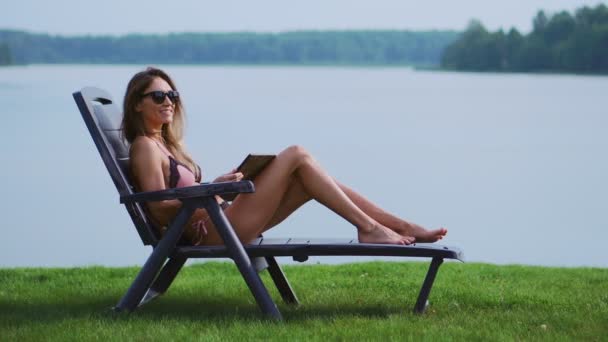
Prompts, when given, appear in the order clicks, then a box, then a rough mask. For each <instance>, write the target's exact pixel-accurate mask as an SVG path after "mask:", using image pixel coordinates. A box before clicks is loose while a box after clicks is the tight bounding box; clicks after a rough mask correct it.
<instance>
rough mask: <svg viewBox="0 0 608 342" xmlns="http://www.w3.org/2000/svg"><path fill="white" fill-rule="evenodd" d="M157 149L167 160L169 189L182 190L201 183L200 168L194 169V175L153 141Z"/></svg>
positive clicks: (164, 148) (165, 149)
mask: <svg viewBox="0 0 608 342" xmlns="http://www.w3.org/2000/svg"><path fill="white" fill-rule="evenodd" d="M154 142H155V143H156V144H157V145H158V147H159V148H160V149H161V151H163V153H164V154H165V155H167V157H168V158H169V187H170V188H183V187H185V186H193V185H198V184H199V183H200V182H201V172H200V170H201V168H200V167H199V166H198V165H195V167H196V170H195V171H196V174H194V173H193V172H192V170H190V168H188V167H187V166H186V165H184V164H183V163H181V162H179V161H178V160H176V159H175V158H174V157H173V156H172V155H171V153H169V151H168V150H167V148H166V147H164V146H162V145H161V144H160V143H158V141H154Z"/></svg>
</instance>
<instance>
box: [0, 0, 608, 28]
mask: <svg viewBox="0 0 608 342" xmlns="http://www.w3.org/2000/svg"><path fill="white" fill-rule="evenodd" d="M1 1H2V2H3V3H2V4H0V29H19V30H26V31H30V32H38V33H50V34H60V35H83V34H93V35H99V34H111V35H122V34H127V33H169V32H226V31H258V32H281V31H292V30H327V29H408V30H432V29H454V30H462V29H464V28H465V27H466V25H467V23H468V22H469V20H471V19H479V20H481V22H482V23H483V24H484V25H485V26H486V27H487V28H488V29H491V30H497V29H499V28H501V27H502V28H504V29H505V30H507V29H510V28H511V27H516V28H517V29H519V30H520V31H523V32H528V31H530V30H531V26H532V24H531V22H532V18H533V17H534V15H535V14H536V13H537V11H538V10H539V9H543V10H545V11H547V12H549V13H554V12H558V11H561V10H568V11H573V10H574V9H576V8H579V7H582V6H585V5H587V6H593V7H594V6H596V5H598V4H600V3H604V4H606V3H607V1H599V0H594V1H584V0H502V1H493V0H458V1H438V0H417V1H411V0H367V1H361V0H306V1H288V0H258V1H245V0H241V1H237V0H211V1H208V0H173V1H167V0H165V1H156V0H148V1H129V0H103V1H95V2H93V1H82V0H54V1H40V0H18V1H13V0H1ZM93 4H97V5H93Z"/></svg>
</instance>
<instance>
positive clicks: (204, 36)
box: [0, 30, 458, 65]
mask: <svg viewBox="0 0 608 342" xmlns="http://www.w3.org/2000/svg"><path fill="white" fill-rule="evenodd" d="M457 37H458V32H456V31H426V32H413V31H297V32H283V33H252V32H241V33H172V34H163V35H153V34H129V35H124V36H77V37H65V36H52V35H48V34H34V33H29V32H24V31H11V30H0V44H4V46H6V49H10V55H9V57H8V58H9V59H10V60H11V61H12V62H14V63H18V64H29V63H121V64H124V63H127V64H129V63H138V64H220V63H222V64H364V65H374V64H377V65H400V64H410V65H438V64H439V61H440V58H441V52H442V51H443V49H444V48H445V47H446V46H447V45H448V44H450V43H451V42H453V41H454V40H455V39H457ZM0 51H1V50H0ZM0 53H1V52H0ZM0 58H1V57H0Z"/></svg>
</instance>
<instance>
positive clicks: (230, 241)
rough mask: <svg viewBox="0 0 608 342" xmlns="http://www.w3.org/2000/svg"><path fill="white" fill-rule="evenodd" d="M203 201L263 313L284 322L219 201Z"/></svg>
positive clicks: (210, 199)
mask: <svg viewBox="0 0 608 342" xmlns="http://www.w3.org/2000/svg"><path fill="white" fill-rule="evenodd" d="M201 201H202V202H203V205H204V206H205V208H206V209H207V212H208V213H209V215H210V216H211V219H212V220H213V223H214V224H215V227H216V228H217V232H218V233H219V234H220V237H221V238H222V240H224V244H225V245H226V247H227V249H228V252H229V253H230V257H231V258H232V260H234V262H235V263H236V266H237V267H238V269H239V271H240V272H241V274H242V275H243V278H245V282H246V283H247V286H248V287H249V290H251V292H252V293H253V297H254V298H255V300H256V302H257V303H258V305H259V306H260V309H261V310H262V312H263V313H264V314H265V315H267V316H268V317H270V318H272V319H276V320H282V319H283V317H282V316H281V312H280V311H279V308H277V306H276V304H275V303H274V301H273V300H272V297H270V294H269V293H268V290H267V289H266V287H265V286H264V283H263V282H262V279H260V276H259V275H258V273H257V272H256V270H255V268H254V266H253V264H252V263H251V259H250V258H249V256H248V255H247V253H246V252H245V248H244V247H243V244H242V243H241V241H239V238H238V236H237V235H236V233H235V232H234V229H232V227H231V226H230V222H228V219H227V218H226V215H224V212H223V211H222V210H220V206H219V205H218V204H217V201H216V200H215V199H213V198H209V199H201Z"/></svg>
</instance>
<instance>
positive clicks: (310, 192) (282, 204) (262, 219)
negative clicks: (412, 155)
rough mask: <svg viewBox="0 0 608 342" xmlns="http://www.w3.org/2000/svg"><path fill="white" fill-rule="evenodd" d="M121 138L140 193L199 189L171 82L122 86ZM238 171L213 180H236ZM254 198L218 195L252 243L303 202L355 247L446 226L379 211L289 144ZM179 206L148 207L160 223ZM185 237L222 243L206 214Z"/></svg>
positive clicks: (160, 78) (261, 178)
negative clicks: (313, 203) (353, 234)
mask: <svg viewBox="0 0 608 342" xmlns="http://www.w3.org/2000/svg"><path fill="white" fill-rule="evenodd" d="M123 110H124V112H123V113H124V117H123V122H122V128H123V134H124V136H125V138H126V139H127V141H129V143H131V150H130V156H131V164H130V167H131V174H132V178H133V181H134V184H135V186H136V188H137V190H138V191H155V190H163V189H166V188H169V187H182V186H192V185H196V184H198V183H199V182H200V181H201V170H200V168H199V167H198V166H197V165H196V164H195V163H194V162H193V160H192V158H191V157H190V155H189V154H188V153H187V152H186V151H185V149H184V147H183V144H182V128H183V119H184V117H183V116H184V113H183V107H182V103H181V100H180V98H179V93H178V92H177V90H176V87H175V84H174V83H173V81H172V80H171V78H170V77H169V76H168V75H167V74H166V73H165V72H163V71H162V70H160V69H156V68H147V69H146V70H144V71H142V72H139V73H137V74H136V75H135V76H133V78H132V79H131V81H130V82H129V84H128V86H127V91H126V94H125V100H124V106H123ZM242 178H243V175H242V174H241V173H240V172H236V170H232V171H230V172H229V173H226V174H224V175H221V176H219V177H218V178H216V179H215V180H214V182H226V181H239V180H241V179H242ZM254 183H255V189H256V191H255V193H252V194H246V195H240V196H237V197H236V199H235V200H234V201H233V202H232V204H231V205H227V203H225V202H223V200H222V199H221V198H219V197H217V200H218V202H220V204H221V205H222V208H224V213H225V214H226V217H227V218H228V220H229V221H230V223H231V224H232V227H233V228H234V230H235V231H236V233H237V235H238V236H239V238H240V240H241V241H243V242H244V243H247V242H250V241H252V240H253V239H255V238H256V237H258V236H259V235H260V234H261V233H262V232H264V231H266V230H268V229H270V228H272V227H274V226H275V225H277V224H279V223H280V222H281V221H283V220H284V219H285V218H287V217H288V216H289V215H290V214H291V213H293V212H294V211H295V210H296V209H298V208H299V207H300V206H302V205H303V204H304V203H306V202H308V201H310V200H311V199H315V200H317V201H318V202H320V203H321V204H323V205H325V206H326V207H328V208H329V209H331V210H333V211H334V212H336V213H337V214H338V215H340V216H342V217H343V218H345V219H346V220H348V221H349V222H350V223H352V224H353V225H354V226H355V227H356V228H357V232H358V237H359V241H360V242H366V243H389V244H402V245H403V244H405V245H409V244H411V243H414V242H415V241H418V242H435V241H437V240H440V239H442V238H443V237H444V236H445V235H446V233H447V230H446V229H445V228H440V229H435V230H427V229H424V228H422V227H420V226H418V225H416V224H412V223H409V222H407V221H405V220H402V219H400V218H398V217H395V216H393V215H391V214H389V213H387V212H385V211H384V210H382V209H380V208H379V207H377V206H376V205H374V204H373V203H371V202H370V201H368V200H367V199H365V198H364V197H363V196H361V195H359V194H358V193H356V192H355V191H353V190H352V189H350V188H348V187H347V186H345V185H343V184H341V183H339V182H338V181H336V180H335V179H333V178H332V177H330V176H329V175H328V174H327V173H326V172H325V171H324V170H323V169H322V168H321V166H320V165H319V164H318V163H317V162H316V161H315V160H314V159H313V157H312V156H311V155H310V154H309V153H308V152H307V151H306V150H305V149H303V148H302V147H300V146H291V147H288V148H287V149H285V150H283V151H281V152H280V153H279V154H278V155H277V157H276V158H275V159H274V160H273V161H272V162H271V163H270V164H269V165H268V166H267V167H266V168H265V169H264V170H263V171H262V172H261V173H260V174H259V175H258V176H257V177H256V179H255V182H254ZM180 205H181V202H179V201H178V200H168V201H160V202H150V203H148V210H149V212H150V213H151V216H152V219H153V220H154V221H156V223H157V224H158V225H159V226H165V225H167V224H168V222H169V221H170V220H171V219H172V218H173V217H174V216H175V215H176V214H177V212H178V210H179V208H180ZM185 235H186V237H187V238H188V239H189V240H190V241H191V242H192V243H193V244H195V245H218V244H222V240H221V238H220V236H219V235H218V233H217V231H216V230H215V227H214V225H213V223H212V222H211V220H210V219H209V217H208V215H207V213H206V211H205V210H204V209H199V210H197V211H196V212H195V213H194V215H193V217H192V218H191V219H190V222H189V224H188V227H187V229H186V230H185Z"/></svg>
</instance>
